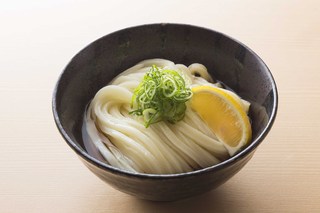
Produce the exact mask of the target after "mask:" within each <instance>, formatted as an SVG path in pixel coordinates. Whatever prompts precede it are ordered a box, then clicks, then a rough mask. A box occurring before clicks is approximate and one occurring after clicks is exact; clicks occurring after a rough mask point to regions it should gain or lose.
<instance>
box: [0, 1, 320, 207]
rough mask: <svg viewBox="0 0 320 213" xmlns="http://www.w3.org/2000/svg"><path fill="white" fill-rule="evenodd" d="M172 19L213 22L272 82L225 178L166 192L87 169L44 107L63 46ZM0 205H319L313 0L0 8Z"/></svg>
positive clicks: (317, 36)
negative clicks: (262, 130) (195, 189)
mask: <svg viewBox="0 0 320 213" xmlns="http://www.w3.org/2000/svg"><path fill="white" fill-rule="evenodd" d="M154 22H178V23H189V24H195V25H200V26H204V27H208V28H212V29H216V30H218V31H221V32H223V33H226V34H228V35H231V36H232V37H234V38H236V39H238V40H240V41H242V42H243V43H245V44H246V45H248V46H249V47H251V48H252V49H253V50H255V51H256V52H257V53H258V54H259V55H260V56H261V58H262V59H263V60H264V61H265V62H266V63H267V65H268V66H269V68H270V69H271V71H272V73H273V75H274V78H275V80H276V82H277V85H278V89H279V96H280V102H279V111H278V116H277V119H276V122H275V124H274V126H273V129H272V131H271V132H270V134H269V135H268V137H267V138H266V139H265V141H264V143H263V144H262V145H261V147H259V149H258V150H257V152H256V154H255V156H254V158H253V159H252V160H251V161H250V162H249V164H248V165H247V166H246V167H245V168H244V169H243V170H242V171H241V172H240V173H238V174H237V175H236V176H235V177H234V178H233V179H231V180H230V181H229V182H227V183H226V184H225V185H223V186H221V187H220V188H218V189H217V190H214V191H211V192H210V193H207V194H204V195H201V196H198V197H195V198H192V199H188V200H184V201H179V202H173V203H155V202H149V201H143V200H139V199H136V198H134V197H131V196H129V195H126V194H123V193H121V192H118V191H117V190H114V189H113V188H111V187H110V186H108V185H106V184H105V183H103V182H102V181H100V180H99V179H98V178H97V177H95V176H94V175H93V174H92V173H91V172H89V170H87V169H86V168H85V167H84V166H83V165H82V164H81V162H80V161H79V159H78V158H77V156H76V155H75V153H73V151H72V150H71V149H70V148H69V147H68V146H67V145H66V144H65V143H64V141H63V139H62V138H61V137H60V135H59V133H58V131H57V130H56V127H55V124H54V121H53V118H52V113H51V95H52V91H53V88H54V84H55V82H56V80H57V78H58V76H59V74H60V72H61V71H62V69H63V68H64V66H65V65H66V64H67V62H68V61H69V60H70V59H71V57H72V56H73V55H74V54H75V53H76V52H77V51H79V50H80V49H82V48H83V47H84V46H85V45H87V44H88V43H90V42H91V41H93V40H95V39H97V38H99V37H101V36H103V35H105V34H107V33H110V32H112V31H115V30H118V29H121V28H124V27H128V26H133V25H139V24H145V23H154ZM0 23H1V24H0V26H1V33H0V72H1V77H0V99H1V104H0V129H1V132H0V141H1V143H0V146H1V147H0V212H114V213H115V212H133V213H134V212H166V213H169V212H320V202H319V201H320V184H319V180H320V157H319V154H320V143H319V138H320V110H319V109H320V108H319V105H320V82H319V81H320V2H319V1H316V0H314V1H283V0H282V1H276V0H272V1H271V0H269V1H267V0H265V1H253V0H251V1H250V0H243V1H235V0H234V1H232V0H227V1H222V0H219V1H209V0H207V1H201V0H200V1H194V2H191V1H182V0H177V1H167V0H163V1H142V0H136V1H120V0H119V1H88V0H81V1H77V2H76V1H62V0H58V1H22V0H13V1H7V2H2V3H1V8H0Z"/></svg>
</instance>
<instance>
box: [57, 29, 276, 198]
mask: <svg viewBox="0 0 320 213" xmlns="http://www.w3.org/2000/svg"><path fill="white" fill-rule="evenodd" d="M150 58H165V59H169V60H171V61H173V62H175V63H182V64H186V65H189V64H191V63H195V62H198V63H202V64H204V65H205V66H206V67H207V68H208V70H209V71H210V73H211V74H212V75H213V76H215V77H216V78H217V79H218V80H220V81H222V82H224V83H225V84H226V85H227V86H229V87H230V88H231V89H233V90H234V91H235V92H237V93H238V94H239V95H240V96H241V97H243V98H244V99H246V100H249V101H250V102H251V103H252V105H251V108H250V112H249V114H250V117H251V119H252V128H253V139H252V143H251V144H250V145H249V146H247V147H246V148H244V149H243V150H242V151H241V152H239V153H238V154H237V155H235V156H233V157H232V158H230V159H228V160H226V161H224V162H222V163H220V164H218V165H215V166H211V167H208V168H204V169H201V170H197V171H193V172H187V173H181V174H166V175H157V174H134V173H131V172H127V171H123V170H120V169H117V168H115V167H112V166H110V165H107V164H106V163H104V162H102V161H100V160H98V159H96V158H94V157H92V156H90V155H89V154H88V152H87V151H86V149H85V148H84V144H83V139H82V134H81V125H82V119H83V114H84V111H85V108H86V105H87V104H88V103H89V101H90V100H91V99H92V98H93V96H94V95H95V93H96V92H97V91H98V90H99V89H100V88H102V87H103V86H105V85H106V84H108V82H110V81H111V80H112V79H113V78H114V77H115V76H116V75H118V74H119V73H120V72H122V71H123V70H125V69H127V68H129V67H131V66H133V65H135V64H136V63H137V62H139V61H142V60H144V59H150ZM277 105H278V94H277V88H276V84H275V82H274V79H273V77H272V75H271V73H270V71H269V69H268V68H267V66H266V65H265V64H264V62H263V61H262V60H261V59H260V58H259V57H258V56H257V55H256V54H255V53H254V52H253V51H252V50H250V49H249V48H248V47H246V46H245V45H243V44H242V43H240V42H238V41H236V40H235V39H232V38H230V37H229V36H226V35H224V34H221V33H219V32H216V31H214V30H210V29H205V28H201V27H196V26H190V25H183V24H151V25H142V26H137V27H131V28H127V29H123V30H120V31H117V32H114V33H111V34H109V35H106V36H104V37H102V38H100V39H98V40H96V41H94V42H92V43H91V44H89V45H88V46H87V47H85V48H84V49H83V50H81V51H80V52H79V53H78V54H77V55H76V56H74V57H73V58H72V60H71V61H70V63H69V64H68V65H67V67H66V68H65V70H64V71H63V73H62V74H61V76H60V78H59V80H58V82H57V85H56V88H55V90H54V93H53V101H52V108H53V115H54V119H55V122H56V125H57V127H58V129H59V131H60V133H61V135H62V136H63V138H64V139H65V141H66V142H67V144H68V145H69V146H70V147H71V148H72V149H73V150H74V151H75V152H76V153H77V155H78V156H79V157H80V159H81V160H82V162H83V163H84V164H85V165H86V166H87V167H88V168H89V169H90V170H91V171H92V172H93V173H94V174H96V175H97V176H98V177H99V178H101V179H102V180H104V181H105V182H107V183H108V184H110V185H111V186H113V187H114V188H116V189H119V190H120V191H123V192H125V193H128V194H131V195H134V196H137V197H139V198H143V199H148V200H156V201H172V200H178V199H182V198H186V197H190V196H194V195H197V194H200V193H203V192H207V191H209V190H212V189H213V188H215V187H217V186H219V185H221V184H223V183H224V182H226V181H227V180H228V179H229V178H231V177H232V176H233V175H235V174H236V173H237V172H238V171H239V170H240V169H241V168H242V167H243V166H244V165H245V164H246V163H247V162H248V161H249V160H250V159H251V157H252V156H253V154H254V152H255V150H256V148H257V147H258V146H259V144H261V142H262V141H263V139H264V138H265V137H266V135H267V134H268V132H269V131H270V129H271V126H272V124H273V122H274V120H275V117H276V112H277Z"/></svg>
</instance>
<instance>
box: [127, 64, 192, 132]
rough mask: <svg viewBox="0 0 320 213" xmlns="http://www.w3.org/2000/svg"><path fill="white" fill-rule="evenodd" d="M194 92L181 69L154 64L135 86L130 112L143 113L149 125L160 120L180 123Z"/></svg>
mask: <svg viewBox="0 0 320 213" xmlns="http://www.w3.org/2000/svg"><path fill="white" fill-rule="evenodd" d="M191 96H192V92H191V89H190V88H188V87H186V84H185V80H184V78H183V77H182V76H181V75H180V74H179V73H178V72H177V71H175V70H167V69H161V68H159V67H157V66H155V65H153V66H152V67H151V69H150V71H148V72H147V73H146V74H145V75H144V77H143V80H142V82H141V83H140V84H139V86H138V87H137V88H136V89H135V90H134V94H133V96H132V101H131V108H133V111H131V112H130V114H134V115H137V116H143V118H144V122H145V126H146V127H148V126H150V125H151V124H153V123H156V122H159V121H169V122H170V123H176V122H177V121H180V120H181V119H182V118H183V117H184V114H185V111H186V104H185V102H186V101H188V100H189V99H190V98H191Z"/></svg>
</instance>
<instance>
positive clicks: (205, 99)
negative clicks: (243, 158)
mask: <svg viewBox="0 0 320 213" xmlns="http://www.w3.org/2000/svg"><path fill="white" fill-rule="evenodd" d="M192 92H193V96H192V98H191V100H190V104H191V108H192V109H193V110H194V111H196V112H197V113H198V115H199V116H200V117H201V119H202V120H203V121H204V122H205V123H206V124H207V125H208V126H209V128H210V129H211V130H212V132H213V133H214V134H215V135H216V136H217V138H218V139H219V140H220V141H221V142H222V143H223V144H224V146H225V147H226V149H227V150H228V152H229V154H230V156H233V155H234V154H235V153H236V152H238V151H239V150H240V149H241V148H242V147H243V146H245V145H247V144H248V143H249V142H250V140H251V136H252V130H251V124H250V121H249V118H248V116H247V114H246V109H245V107H244V105H243V103H242V101H241V99H240V98H238V96H235V95H231V94H230V91H227V90H224V89H221V88H218V87H214V86H208V85H205V86H196V87H193V88H192Z"/></svg>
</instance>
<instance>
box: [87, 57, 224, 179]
mask: <svg viewBox="0 0 320 213" xmlns="http://www.w3.org/2000/svg"><path fill="white" fill-rule="evenodd" d="M152 65H156V66H158V67H160V68H163V69H170V70H176V71H178V72H179V73H180V74H181V75H182V76H183V78H184V79H185V81H186V84H188V85H190V86H191V87H192V86H196V85H204V84H210V85H214V86H218V87H220V86H221V85H220V84H219V83H216V84H213V83H211V82H212V79H211V77H210V75H209V74H208V72H207V69H206V67H205V66H203V65H201V64H191V65H190V66H189V67H186V66H185V65H182V64H174V63H173V62H171V61H169V60H164V59H150V60H145V61H142V62H140V63H138V64H137V65H135V66H133V67H131V68H129V69H128V70H126V71H124V72H123V73H121V74H120V75H119V76H117V77H116V78H115V79H114V80H113V81H112V82H111V83H110V84H109V85H107V86H105V87H103V88H102V89H100V90H99V91H98V92H97V94H96V95H95V97H94V98H93V100H92V101H91V103H90V105H89V107H88V109H87V111H86V115H85V119H84V127H85V130H86V131H87V134H88V136H89V140H90V141H91V143H93V144H94V146H95V147H96V148H97V149H98V150H99V152H100V154H101V155H102V156H103V158H104V159H105V160H106V161H107V162H108V164H110V165H112V166H114V167H117V168H120V169H124V170H128V171H131V172H139V173H155V174H172V173H182V172H188V171H192V170H196V169H200V168H205V167H208V166H212V165H215V164H217V163H219V162H221V161H223V160H225V159H226V158H228V157H230V153H228V151H227V149H226V148H225V147H224V145H223V143H222V142H220V141H219V140H218V139H217V137H216V136H215V135H214V133H213V132H212V131H211V130H210V129H209V127H208V126H207V125H206V123H204V122H203V121H202V120H201V118H200V117H199V116H198V115H197V113H196V112H194V111H193V110H192V109H190V107H189V106H188V103H187V110H186V112H185V117H184V118H183V119H182V120H181V121H179V122H177V123H175V124H171V123H169V122H165V121H161V122H158V123H155V124H152V125H150V126H149V127H148V128H146V127H145V126H144V122H143V120H142V118H141V116H140V117H139V116H135V115H132V114H129V112H130V111H132V109H131V106H130V104H131V100H132V95H133V92H134V89H135V88H136V87H137V86H138V85H139V84H140V82H141V80H142V78H143V76H144V74H145V73H146V72H147V71H149V70H150V68H151V67H152Z"/></svg>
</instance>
